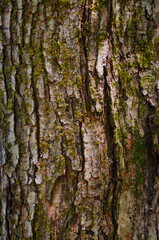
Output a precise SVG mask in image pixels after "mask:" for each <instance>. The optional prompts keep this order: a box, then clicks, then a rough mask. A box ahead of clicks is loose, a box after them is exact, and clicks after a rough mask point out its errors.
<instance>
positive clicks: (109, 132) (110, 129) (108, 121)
mask: <svg viewBox="0 0 159 240" xmlns="http://www.w3.org/2000/svg"><path fill="white" fill-rule="evenodd" d="M104 102H105V109H104V112H105V133H106V137H107V144H108V156H109V157H110V158H111V159H112V168H111V184H112V195H113V198H112V203H111V212H112V223H113V226H114V232H113V239H116V237H117V228H118V224H117V221H116V211H117V196H116V192H117V183H118V173H117V161H116V155H115V149H116V145H115V143H114V123H113V116H112V109H111V96H110V86H109V84H108V82H107V70H106V67H105V66H104ZM110 187H111V186H110ZM107 197H109V194H107Z"/></svg>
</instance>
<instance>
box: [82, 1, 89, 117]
mask: <svg viewBox="0 0 159 240" xmlns="http://www.w3.org/2000/svg"><path fill="white" fill-rule="evenodd" d="M88 26H89V8H88V0H85V4H84V6H83V15H82V21H81V36H82V44H81V45H82V53H81V54H82V55H83V58H84V63H83V59H82V56H81V54H80V68H81V74H82V79H83V84H84V98H85V105H86V110H87V112H91V96H90V90H89V71H88V52H87V51H88V49H87V48H88V46H87V45H88V39H89V32H88V31H89V29H88Z"/></svg>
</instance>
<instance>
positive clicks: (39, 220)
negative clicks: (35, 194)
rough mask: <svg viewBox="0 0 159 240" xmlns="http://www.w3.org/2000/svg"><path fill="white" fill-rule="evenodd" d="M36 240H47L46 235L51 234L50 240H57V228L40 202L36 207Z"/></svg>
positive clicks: (34, 225) (34, 224)
mask: <svg viewBox="0 0 159 240" xmlns="http://www.w3.org/2000/svg"><path fill="white" fill-rule="evenodd" d="M33 229H34V232H33V236H34V239H37V240H38V239H45V234H48V233H49V234H50V239H52V240H55V226H54V223H53V221H52V220H51V219H49V218H48V216H47V214H46V212H45V211H44V208H43V204H42V202H41V201H40V202H39V203H38V204H37V205H36V209H35V214H34V220H33Z"/></svg>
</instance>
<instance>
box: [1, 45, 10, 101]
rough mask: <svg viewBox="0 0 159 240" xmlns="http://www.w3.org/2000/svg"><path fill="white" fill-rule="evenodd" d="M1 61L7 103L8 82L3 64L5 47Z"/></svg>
mask: <svg viewBox="0 0 159 240" xmlns="http://www.w3.org/2000/svg"><path fill="white" fill-rule="evenodd" d="M2 51H3V59H2V62H3V64H2V72H3V77H4V85H5V90H6V97H7V103H8V99H9V96H10V95H9V90H8V81H7V77H6V73H5V71H6V70H5V66H6V65H5V62H6V54H5V46H3V50H2Z"/></svg>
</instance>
